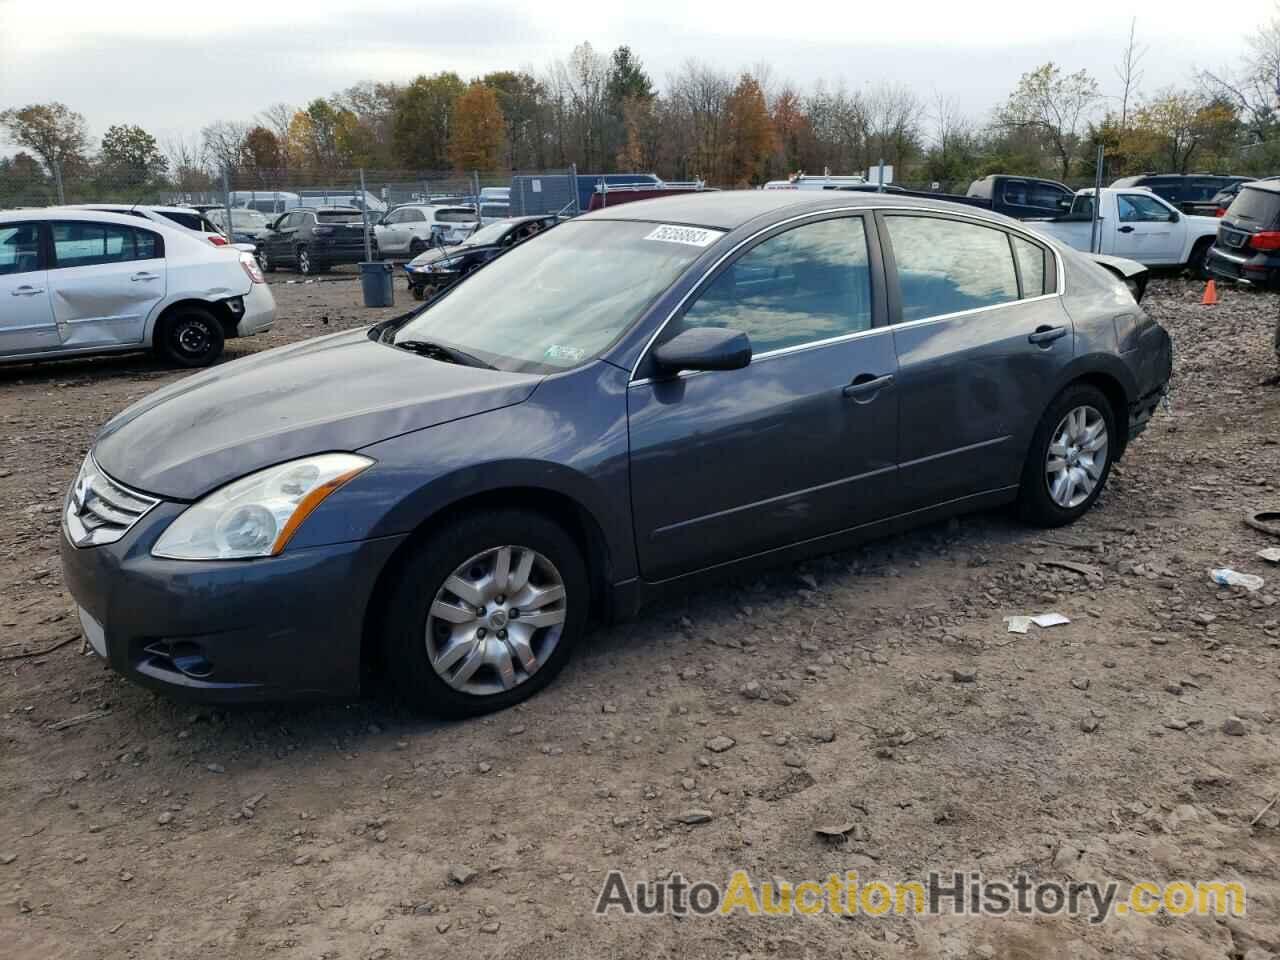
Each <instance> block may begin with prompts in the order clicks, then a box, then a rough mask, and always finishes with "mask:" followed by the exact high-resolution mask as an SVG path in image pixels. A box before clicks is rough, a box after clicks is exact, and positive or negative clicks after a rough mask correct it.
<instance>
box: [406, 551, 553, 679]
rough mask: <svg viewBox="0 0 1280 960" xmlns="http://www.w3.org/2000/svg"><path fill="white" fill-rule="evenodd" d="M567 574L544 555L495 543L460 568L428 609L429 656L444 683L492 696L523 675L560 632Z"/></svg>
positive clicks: (544, 656)
mask: <svg viewBox="0 0 1280 960" xmlns="http://www.w3.org/2000/svg"><path fill="white" fill-rule="evenodd" d="M566 602H567V598H566V595H565V587H564V580H563V578H562V577H561V575H560V571H559V570H557V569H556V567H555V564H553V563H552V562H551V561H550V560H549V559H547V558H546V557H545V556H543V555H542V554H541V553H538V552H537V551H536V550H531V549H529V548H528V547H521V546H501V547H493V548H491V549H489V550H486V551H484V552H483V553H479V554H476V555H475V556H474V557H472V558H471V559H470V560H468V561H467V562H466V563H464V564H462V565H461V566H459V567H458V568H457V569H456V570H454V572H453V573H452V574H451V575H450V576H449V577H448V578H447V579H446V580H445V582H444V584H443V585H442V586H441V587H440V589H439V590H438V591H437V592H436V596H435V600H434V601H433V602H432V604H431V608H430V610H429V611H428V613H427V626H426V644H427V657H428V659H429V660H430V662H431V666H432V668H434V670H435V671H436V673H437V674H438V675H439V676H440V678H441V679H442V680H444V681H445V683H447V684H449V686H451V687H453V688H454V689H455V690H458V691H460V692H462V693H467V694H471V695H473V696H492V695H493V694H497V693H502V692H503V691H506V690H510V689H512V688H514V687H517V686H519V685H520V684H522V683H524V682H525V681H527V680H528V679H529V678H530V677H532V676H533V675H534V674H535V673H537V672H538V670H540V669H541V668H542V667H543V665H544V664H546V662H547V660H548V659H550V657H551V655H552V653H553V652H554V651H555V648H556V645H557V644H558V643H559V642H560V635H561V633H562V631H563V630H564V624H565V615H566Z"/></svg>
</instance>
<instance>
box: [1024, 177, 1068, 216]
mask: <svg viewBox="0 0 1280 960" xmlns="http://www.w3.org/2000/svg"><path fill="white" fill-rule="evenodd" d="M1027 194H1028V200H1029V201H1030V203H1031V206H1033V207H1043V208H1044V209H1046V210H1055V209H1057V208H1058V203H1059V202H1060V201H1062V200H1070V199H1071V194H1069V193H1064V192H1063V191H1062V190H1060V189H1058V188H1057V187H1055V186H1052V185H1051V184H1048V183H1033V184H1031V186H1030V187H1029V188H1028V190H1027Z"/></svg>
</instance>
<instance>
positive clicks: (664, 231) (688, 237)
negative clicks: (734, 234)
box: [645, 223, 722, 247]
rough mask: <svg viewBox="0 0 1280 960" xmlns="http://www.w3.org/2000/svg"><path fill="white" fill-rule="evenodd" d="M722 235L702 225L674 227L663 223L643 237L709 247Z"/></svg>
mask: <svg viewBox="0 0 1280 960" xmlns="http://www.w3.org/2000/svg"><path fill="white" fill-rule="evenodd" d="M721 236H722V234H721V232H720V231H719V230H704V229H703V228H702V227H675V226H672V225H671V224H667V223H664V224H663V225H662V226H660V227H658V228H657V229H656V230H654V231H653V232H652V233H650V234H649V235H648V236H646V237H645V239H646V240H665V241H666V242H667V243H687V244H689V246H691V247H709V246H710V245H711V244H713V243H715V242H716V241H717V240H719V239H720V237H721Z"/></svg>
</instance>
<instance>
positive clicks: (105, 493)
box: [64, 457, 160, 547]
mask: <svg viewBox="0 0 1280 960" xmlns="http://www.w3.org/2000/svg"><path fill="white" fill-rule="evenodd" d="M159 502H160V501H159V500H157V499H155V498H154V497H149V496H147V495H146V494H145V493H139V492H138V491H136V490H130V489H128V488H127V487H124V486H121V485H120V484H118V483H116V482H115V481H114V480H112V479H111V478H110V477H108V476H107V475H106V474H105V473H103V472H102V469H101V468H100V467H99V466H98V465H97V463H96V462H94V460H93V458H92V457H86V458H85V461H84V463H83V464H82V465H81V467H80V473H79V475H77V477H76V481H75V483H74V484H72V486H71V493H70V495H69V496H68V497H67V507H66V511H65V513H64V520H65V523H66V530H67V537H68V538H69V539H70V540H71V542H72V543H73V544H75V545H76V546H77V547H93V546H99V545H101V544H104V543H115V542H116V541H117V540H119V539H120V538H121V537H123V536H124V535H125V534H126V533H128V532H129V530H130V529H131V528H132V527H133V525H134V524H135V523H137V522H138V521H139V520H140V519H141V518H142V517H143V515H145V514H146V512H147V511H148V510H150V509H151V508H152V507H154V506H155V505H156V504H157V503H159Z"/></svg>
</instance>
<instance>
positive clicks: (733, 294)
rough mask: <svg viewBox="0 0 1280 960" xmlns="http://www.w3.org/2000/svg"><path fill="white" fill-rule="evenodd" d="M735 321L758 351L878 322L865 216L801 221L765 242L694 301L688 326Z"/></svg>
mask: <svg viewBox="0 0 1280 960" xmlns="http://www.w3.org/2000/svg"><path fill="white" fill-rule="evenodd" d="M690 327H729V328H731V329H734V330H741V331H742V332H744V333H745V334H746V335H747V336H748V337H750V338H751V347H752V350H753V352H754V353H755V354H757V355H759V354H762V353H767V352H769V351H770V350H780V349H782V348H784V347H793V346H798V345H800V344H804V343H812V342H813V341H815V340H826V339H829V338H831V337H839V336H844V335H845V334H849V333H857V332H859V331H861V330H869V329H870V328H871V272H870V268H869V265H868V258H867V235H866V227H865V226H864V224H863V221H862V218H861V217H843V218H840V219H838V220H821V221H819V222H817V223H809V224H805V225H804V226H800V227H794V228H792V229H791V230H788V231H787V232H785V233H780V234H778V235H776V236H773V237H770V238H769V239H768V240H765V241H764V242H762V243H759V244H757V245H756V246H754V247H752V248H751V249H750V250H748V251H747V252H746V253H745V254H743V255H742V256H741V257H739V258H738V259H737V260H736V261H735V262H734V263H732V264H731V265H729V267H727V268H726V269H725V270H724V271H723V272H722V273H721V274H720V275H719V276H718V277H716V279H715V280H714V281H712V283H711V284H710V286H708V287H707V288H706V289H705V290H703V291H702V293H701V294H700V295H699V296H698V299H697V300H696V301H694V303H693V306H691V307H690V308H689V309H688V311H686V313H685V315H684V317H683V318H682V320H681V327H680V329H688V328H690Z"/></svg>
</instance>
